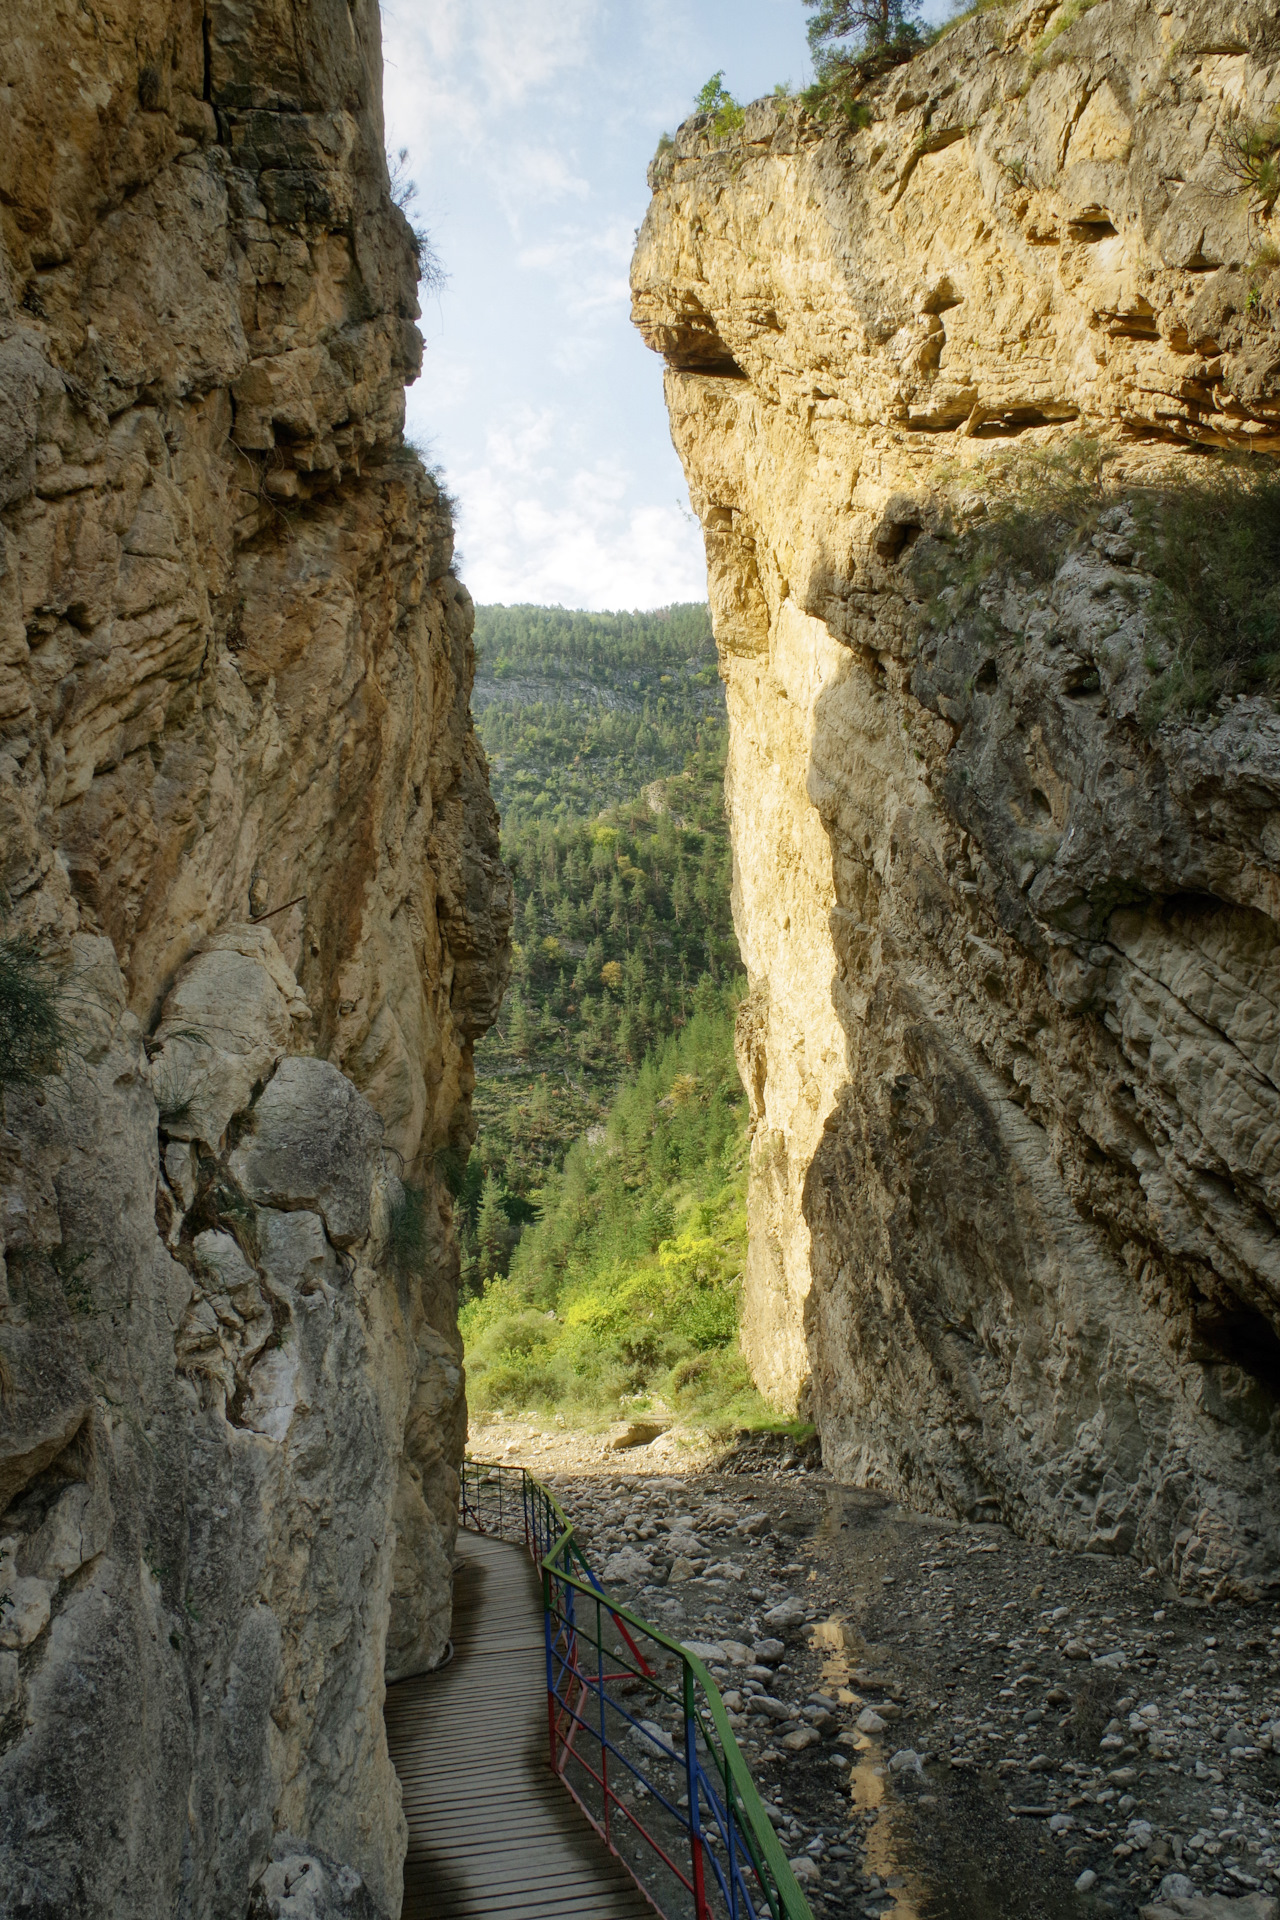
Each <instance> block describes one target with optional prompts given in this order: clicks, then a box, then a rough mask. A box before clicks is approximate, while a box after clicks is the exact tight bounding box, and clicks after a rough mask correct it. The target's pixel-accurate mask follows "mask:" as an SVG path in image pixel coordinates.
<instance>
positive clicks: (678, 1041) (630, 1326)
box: [462, 980, 777, 1430]
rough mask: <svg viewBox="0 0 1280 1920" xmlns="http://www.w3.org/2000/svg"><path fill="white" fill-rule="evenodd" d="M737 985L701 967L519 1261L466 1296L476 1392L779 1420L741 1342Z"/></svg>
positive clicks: (574, 1159) (527, 1400)
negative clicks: (687, 1013) (670, 1031)
mask: <svg viewBox="0 0 1280 1920" xmlns="http://www.w3.org/2000/svg"><path fill="white" fill-rule="evenodd" d="M740 991H741V983H740V982H731V983H727V984H726V985H725V986H723V987H721V988H719V989H715V988H713V987H711V985H710V982H709V981H706V980H704V981H703V982H702V984H701V985H700V987H699V989H698V1003H699V1004H698V1008H697V1010H696V1011H695V1012H694V1014H693V1016H692V1018H691V1019H690V1020H689V1021H688V1023H687V1025H686V1026H685V1027H684V1028H683V1030H682V1031H681V1032H680V1033H679V1034H678V1035H677V1036H676V1037H675V1038H673V1039H671V1040H668V1041H667V1042H666V1044H665V1045H664V1046H663V1047H661V1049H659V1050H658V1051H656V1052H655V1053H654V1054H651V1055H650V1056H649V1058H648V1059H646V1061H645V1063H644V1065H643V1066H642V1067H641V1069H640V1071H639V1073H637V1074H636V1075H635V1076H634V1077H633V1078H632V1079H631V1080H629V1081H628V1082H627V1084H626V1086H625V1087H624V1088H623V1090H622V1091H621V1092H620V1093H619V1095H618V1097H617V1099H616V1100H615V1102H614V1104H613V1107H612V1109H611V1111H610V1113H609V1118H608V1122H607V1124H606V1125H605V1126H604V1127H603V1128H601V1129H600V1130H599V1132H598V1133H597V1135H595V1136H594V1137H593V1138H592V1139H591V1140H584V1139H580V1140H578V1141H576V1142H575V1143H574V1145H573V1147H572V1148H571V1149H570V1152H569V1154H568V1157H567V1159H566V1161H565V1164H564V1167H563V1169H562V1170H561V1171H560V1172H558V1173H555V1174H552V1175H551V1176H550V1177H549V1178H548V1180H547V1182H546V1185H545V1188H544V1190H543V1193H542V1213H541V1218H540V1219H539V1220H538V1222H537V1224H536V1225H535V1226H533V1227H530V1228H529V1229H528V1231H527V1232H526V1233H525V1235H524V1237H523V1239H522V1240H521V1242H520V1244H519V1247H518V1248H517V1250H516V1254H515V1257H514V1259H513V1261H512V1264H511V1272H510V1275H509V1276H508V1277H506V1278H499V1279H497V1280H494V1281H493V1282H492V1283H491V1284H490V1285H489V1286H488V1288H487V1289H486V1290H485V1292H484V1294H483V1295H482V1297H480V1298H478V1299H473V1300H471V1301H469V1302H468V1303H467V1305H466V1306H465V1307H464V1308H463V1312H462V1330H463V1336H464V1338H465V1340H466V1345H467V1370H468V1383H469V1394H470V1397H471V1400H472V1403H473V1404H474V1405H477V1406H481V1407H489V1408H497V1407H504V1408H508V1409H521V1410H524V1409H528V1410H551V1409H557V1410H560V1411H563V1412H568V1413H570V1414H576V1415H577V1416H578V1417H579V1418H581V1419H585V1420H591V1419H592V1418H606V1419H607V1418H610V1417H616V1416H617V1415H618V1414H619V1413H629V1412H636V1413H640V1412H647V1411H652V1410H657V1411H659V1412H662V1411H668V1412H670V1413H674V1414H678V1415H680V1417H681V1418H683V1419H684V1420H685V1421H686V1422H688V1423H691V1424H695V1425H703V1426H707V1427H710V1428H713V1429H716V1430H727V1429H731V1428H735V1427H743V1426H748V1427H749V1426H774V1425H777V1419H776V1416H774V1415H773V1414H772V1413H771V1412H770V1410H769V1409H768V1407H767V1406H766V1405H765V1403H764V1401H763V1400H762V1399H761V1398H760V1396H759V1394H758V1393H757V1392H756V1391H755V1389H754V1387H753V1386H752V1385H751V1380H750V1376H749V1374H748V1372H747V1368H746V1365H745V1362H744V1361H743V1359H742V1356H741V1354H740V1353H739V1351H738V1344H737V1325H738V1293H739V1288H740V1285H741V1278H742V1270H743V1263H744V1260H745V1258H746V1240H747V1232H746V1158H747V1147H746V1102H745V1100H744V1098H743V1094H742V1089H741V1086H740V1084H739V1082H738V1077H737V1073H736V1071H735V1068H734V1061H733V1009H734V1006H735V1003H736V1000H737V997H738V994H739V993H740Z"/></svg>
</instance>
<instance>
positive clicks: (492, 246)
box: [382, 0, 804, 607]
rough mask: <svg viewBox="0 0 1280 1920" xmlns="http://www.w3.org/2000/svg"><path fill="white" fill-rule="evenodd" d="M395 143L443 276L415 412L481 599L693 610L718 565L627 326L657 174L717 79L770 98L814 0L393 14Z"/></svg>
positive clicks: (546, 3)
mask: <svg viewBox="0 0 1280 1920" xmlns="http://www.w3.org/2000/svg"><path fill="white" fill-rule="evenodd" d="M382 14H383V44H384V51H385V55H386V62H387V65H386V73H385V99H386V118H387V138H388V144H389V145H390V146H391V147H393V148H395V149H398V148H399V147H401V146H405V147H407V149H408V153H409V160H408V167H407V171H408V172H409V173H410V175H412V176H413V177H415V178H416V179H417V182H418V188H419V194H418V199H417V201H416V202H415V211H417V212H419V213H420V215H421V217H422V218H423V219H424V221H425V223H426V225H427V226H428V228H429V229H430V231H431V232H432V234H433V236H434V237H435V239H436V241H437V243H438V245H439V249H440V252H441V255H442V257H443V259H444V262H445V265H446V267H447V268H448V270H449V272H450V276H451V277H450V279H449V282H448V285H447V286H446V288H445V290H444V292H443V293H442V294H441V295H440V296H439V297H438V299H435V300H433V301H431V302H429V303H428V308H427V312H426V314H425V315H424V322H423V331H424V333H425V334H426V335H427V343H428V353H427V357H426V363H425V366H424V369H423V374H422V378H421V379H420V381H419V382H418V383H417V385H416V386H415V387H414V388H413V389H412V390H411V392H410V395H409V403H408V404H409V418H410V422H411V429H412V431H413V433H414V435H415V437H416V438H418V439H420V440H421V441H422V442H424V443H425V444H426V445H427V447H428V448H429V457H431V458H434V459H438V460H440V461H441V462H442V463H443V465H444V468H445V472H446V477H447V479H448V483H449V485H450V488H451V490H452V491H454V492H456V494H457V495H458V497H459V500H460V512H459V544H460V546H461V548H462V551H463V554H464V556H465V564H464V566H463V569H462V572H463V578H464V579H465V580H466V581H467V584H468V586H469V587H470V588H471V591H472V593H473V594H474V595H475V596H476V598H477V599H479V600H508V601H510V600H535V601H536V600H549V601H560V602H562V603H563V604H565V605H568V606H585V607H618V606H653V605H659V604H662V603H664V602H667V601H670V600H672V599H678V600H679V599H700V598H702V597H703V595H704V594H705V592H706V576H705V565H704V558H703V553H702V545H701V539H700V535H699V533H698V530H697V527H696V524H695V523H694V522H693V521H692V520H691V518H690V516H689V515H688V513H687V511H686V509H685V508H684V506H683V501H684V499H685V497H686V496H685V488H684V483H683V478H682V476H681V474H680V471H679V466H678V462H677V460H676V458H675V455H674V452H673V450H672V447H671V444H670V439H669V435H668V431H667V424H666V421H665V419H664V417H663V410H662V403H661V367H660V364H659V363H658V361H657V360H655V359H654V358H652V357H651V356H649V355H646V354H644V353H643V352H642V351H641V350H640V349H639V346H638V343H637V340H636V337H635V335H634V334H633V332H632V330H631V327H630V325H629V317H628V315H629V289H628V284H627V282H628V267H629V263H630V256H631V251H632V246H633V241H634V230H635V227H636V225H637V224H638V222H639V220H640V219H641V217H642V215H643V209H644V205H645V198H646V188H645V168H646V166H647V164H648V161H649V158H650V156H651V154H652V152H653V147H654V143H655V141H656V139H657V135H658V133H659V132H660V131H661V129H662V127H663V126H664V125H665V126H668V127H674V126H675V125H676V124H677V122H678V121H679V120H680V119H681V118H683V117H684V115H685V114H686V113H687V112H688V111H689V109H690V107H691V105H692V101H693V97H694V94H695V93H696V91H697V88H698V86H699V85H701V83H702V82H703V81H704V80H705V79H706V78H707V75H708V74H709V73H710V71H711V69H712V68H713V67H714V66H716V65H723V66H724V67H725V68H726V78H727V80H728V82H729V84H730V85H731V86H732V87H733V88H734V90H735V91H736V92H738V93H740V94H744V95H750V94H751V92H752V91H753V90H754V91H764V90H766V89H767V88H768V86H770V85H771V84H772V82H773V81H774V80H775V79H778V78H780V77H781V76H782V74H783V73H784V72H786V71H787V70H788V67H789V66H790V67H791V69H792V70H793V71H794V69H795V58H794V56H795V54H796V51H797V50H799V52H800V53H801V54H802V53H803V46H804V10H803V7H802V6H801V5H800V0H382Z"/></svg>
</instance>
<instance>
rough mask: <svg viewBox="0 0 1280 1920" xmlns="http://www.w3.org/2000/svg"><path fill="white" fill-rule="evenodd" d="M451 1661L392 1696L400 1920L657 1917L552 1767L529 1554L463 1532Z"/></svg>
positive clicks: (538, 1605) (537, 1600)
mask: <svg viewBox="0 0 1280 1920" xmlns="http://www.w3.org/2000/svg"><path fill="white" fill-rule="evenodd" d="M458 1556H459V1559H460V1560H461V1563H462V1564H461V1567H460V1568H459V1571H458V1573H457V1576H456V1578H455V1581H454V1600H453V1645H454V1657H453V1659H452V1660H451V1661H450V1663H449V1665H448V1666H447V1667H444V1668H442V1669H441V1670H440V1672H438V1673H428V1674H422V1675H420V1676H419V1677H418V1678H417V1679H414V1680H402V1681H401V1682H400V1683H399V1685H398V1686H394V1687H389V1688H388V1689H387V1705H386V1718H387V1739H388V1741H389V1743H390V1747H391V1758H392V1760H393V1761H394V1763H395V1768H396V1772H397V1773H398V1774H399V1776H400V1785H401V1788H402V1790H403V1793H404V1811H405V1818H406V1819H407V1821H408V1823H409V1854H408V1858H407V1859H406V1861H405V1868H404V1908H403V1912H402V1920H653V1917H654V1911H655V1910H654V1908H653V1907H652V1906H651V1905H650V1904H649V1902H648V1901H647V1900H646V1899H645V1898H644V1896H643V1895H642V1894H641V1893H640V1891H639V1889H638V1887H637V1886H636V1884H635V1882H634V1880H632V1878H631V1876H630V1874H628V1873H627V1872H626V1871H625V1869H624V1868H623V1867H622V1866H621V1865H620V1864H619V1863H618V1861H617V1860H616V1859H615V1858H614V1856H613V1855H612V1854H611V1853H610V1852H609V1850H608V1848H607V1847H606V1846H605V1844H604V1842H603V1841H602V1840H601V1839H600V1838H599V1836H598V1835H597V1834H596V1833H595V1832H594V1830H593V1829H592V1828H591V1826H590V1825H589V1824H588V1822H587V1820H586V1819H585V1818H584V1816H583V1814H582V1813H581V1811H580V1810H579V1808H578V1807H577V1806H575V1804H574V1802H573V1801H572V1800H571V1799H570V1797H569V1795H568V1793H567V1792H566V1791H565V1789H564V1787H563V1786H561V1784H560V1782H559V1781H558V1780H556V1779H555V1778H554V1776H553V1775H552V1772H551V1769H550V1766H549V1764H548V1760H547V1680H546V1671H547V1670H546V1660H545V1655H544V1651H543V1638H542V1596H541V1594H540V1592H539V1590H538V1580H537V1575H536V1574H535V1572H534V1569H533V1564H532V1562H531V1561H530V1559H529V1556H528V1554H527V1553H526V1552H525V1551H524V1549H523V1548H522V1547H516V1546H511V1545H508V1544H507V1543H506V1542H505V1541H501V1540H490V1539H487V1538H485V1537H484V1536H483V1535H479V1534H473V1533H460V1534H459V1535H458Z"/></svg>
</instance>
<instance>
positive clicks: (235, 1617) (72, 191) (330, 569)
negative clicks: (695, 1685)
mask: <svg viewBox="0 0 1280 1920" xmlns="http://www.w3.org/2000/svg"><path fill="white" fill-rule="evenodd" d="M0 43H2V44H3V47H4V53H3V68H4V74H3V78H4V89H5V93H4V97H5V102H6V121H5V138H4V141H3V142H0V234H2V235H3V247H2V248H0V884H2V886H3V902H2V904H3V911H4V924H3V926H0V937H5V938H10V939H13V938H16V937H19V936H21V937H30V939H32V940H34V942H35V943H36V944H37V946H38V947H39V949H40V950H41V951H42V952H43V954H44V955H45V956H46V961H47V964H48V966H49V967H50V968H51V969H52V970H53V972H54V973H55V975H56V977H57V982H58V995H59V999H58V1004H59V1008H60V1011H61V1015H62V1019H63V1021H64V1024H65V1027H66V1034H65V1038H64V1043H63V1045H62V1048H61V1058H60V1065H59V1067H58V1070H57V1071H56V1072H55V1073H53V1074H51V1075H48V1076H46V1077H44V1078H43V1079H40V1080H38V1081H37V1082H36V1083H35V1084H34V1085H22V1086H19V1085H9V1086H6V1087H5V1088H4V1091H3V1125H2V1127H0V1256H2V1257H0V1909H3V1911H5V1912H6V1913H12V1914H14V1915H15V1916H17V1915H19V1914H24V1915H31V1916H33V1920H34V1916H37V1915H41V1916H43V1915H50V1916H51V1915H54V1914H57V1915H58V1916H64V1915H65V1916H71V1915H86V1916H87V1915H94V1916H104V1920H105V1916H117V1915H123V1914H128V1915H129V1916H130V1920H134V1917H135V1916H136V1917H137V1920H145V1917H146V1916H152V1915H154V1916H155V1917H156V1920H161V1916H163V1917H164V1920H170V1917H171V1916H173V1915H189V1916H192V1917H193V1920H194V1916H208V1917H209V1920H213V1917H214V1916H218V1917H219V1920H221V1917H222V1916H227V1920H232V1917H234V1920H242V1917H243V1916H244V1915H245V1913H246V1911H247V1910H248V1907H249V1903H250V1899H251V1897H252V1898H253V1899H254V1900H255V1901H256V1903H257V1904H256V1906H255V1909H254V1910H255V1912H264V1913H273V1912H277V1911H279V1912H288V1913H293V1912H295V1911H296V1912H299V1913H301V1912H304V1911H305V1912H312V1911H314V1912H315V1913H317V1914H319V1913H325V1914H328V1913H330V1912H333V1913H335V1914H336V1913H339V1912H342V1913H346V1912H350V1913H352V1914H353V1915H356V1914H358V1915H360V1916H362V1920H363V1917H364V1916H367V1915H372V1914H373V1913H374V1912H382V1913H386V1914H393V1913H395V1912H396V1911H398V1903H399V1896H400V1863H401V1858H402V1854H403V1846H404V1829H403V1821H402V1819H401V1816H400V1811H399V1793H398V1788H397V1785H396V1781H395V1776H394V1773H393V1771H392V1768H391V1765H390V1762H389V1759H388V1755H387V1749H386V1741H385V1736H384V1732H383V1724H382V1712H381V1706H382V1696H383V1687H384V1683H385V1681H386V1680H387V1679H388V1678H389V1679H394V1678H396V1677H398V1676H400V1675H402V1674H407V1673H411V1672H414V1671H417V1670H420V1669H421V1668H423V1667H424V1666H429V1665H430V1664H432V1662H433V1661H435V1660H436V1659H438V1657H439V1655H440V1653H441V1651H442V1649H443V1647H444V1644H445V1641H446V1638H447V1634H448V1630H449V1595H450V1570H451V1562H452V1556H453V1529H454V1526H455V1513H456V1496H457V1477H456V1468H457V1464H458V1462H459V1460H460V1457H461V1451H462V1443H463V1435H464V1430H465V1409H464V1405H463V1396H462V1373H461V1348H460V1344H459V1342H458V1339H457V1335H456V1324H455V1315H456V1285H457V1250H456V1245H455V1241H454V1236H453V1228H452V1217H451V1205H450V1201H449V1198H448V1194H447V1192H446V1190H445V1188H444V1186H443V1184H442V1182H441V1180H440V1179H439V1177H438V1176H437V1173H436V1161H437V1156H438V1155H439V1154H440V1152H441V1150H442V1149H453V1148H457V1147H465V1145H466V1144H467V1142H468V1140H469V1138H470V1134H471V1119H470V1094H471V1089H472V1084H473V1077H472V1065H471V1054H472V1047H473V1043H474V1041H475V1040H476V1039H477V1037H478V1036H479V1035H480V1034H481V1033H483V1032H484V1030H485V1028H486V1026H487V1025H488V1024H489V1022H490V1021H491V1020H492V1018H493V1015H494V1012H495V1011H496V1008H497V1006H498V1003H499V1001H500V998H501V993H502V989H503V984H504V980H505V972H506V946H507V932H508V927H509V922H510V889H509V883H508V881H507V877H506V874H505V872H504V871H503V868H502V866H501V862H500V860H499V855H498V844H497V817H496V813H495V811H494V808H493V805H492V802H491V800H490V798H489V793H488V782H487V772H486V768H485V764H484V757H483V754H482V753H481V751H480V748H479V746H478V743H477V741H476V738H475V735H474V732H473V729H472V726H471V720H470V714H469V709H468V700H469V694H470V687H471V679H472V672H473V656H472V649H471V622H472V610H471V603H470V600H469V597H468V595H467V593H466V590H465V588H464V587H463V586H462V585H461V584H460V582H459V581H458V579H457V578H456V576H455V574H454V572H453V570H452V526H451V521H450V515H449V509H448V504H447V502H446V501H445V499H444V498H443V496H442V495H441V493H440V490H439V488H438V487H437V485H436V483H435V481H434V480H433V479H432V478H431V476H430V475H429V474H428V473H426V472H425V471H424V469H423V467H422V465H421V462H420V461H419V459H418V458H417V456H416V454H414V453H413V452H412V451H411V450H410V449H409V448H407V447H406V446H405V444H404V441H403V437H402V427H403V419H404V385H405V382H406V380H410V379H412V378H413V377H414V376H415V375H416V374H417V372H418V368H419V360H420V351H421V349H420V341H419V338H418V334H417V330H416V328H415V326H414V324H413V323H414V317H415V314H416V311H417V308H416V297H415V278H416V273H415V241H414V237H413V236H412V234H411V232H410V230H409V228H408V225H407V223H406V221H405V219H404V217H403V215H402V214H401V213H400V212H399V211H398V210H397V209H396V208H395V207H393V205H392V204H391V201H390V198H389V192H388V179H387V169H386V163H385V158H384V154H383V144H382V142H383V134H382V116H381V99H380V85H381V50H380V41H379V21H378V12H377V7H376V4H374V0H350V4H348V0H317V4H315V5H312V6H309V7H308V8H306V9H304V10H303V11H302V12H299V11H298V10H297V9H296V8H294V7H292V6H289V5H286V4H284V0H254V3H253V4H252V5H249V4H240V0H213V4H210V5H208V6H206V7H204V8H203V9H201V8H198V7H197V8H195V9H192V8H191V7H188V6H180V5H177V4H172V3H171V0H125V4H124V5H123V6H122V7H117V8H116V9H115V10H114V12H113V13H112V15H111V19H110V21H109V22H108V21H106V20H105V18H104V17H103V16H101V15H100V14H92V13H80V14H77V13H75V12H74V11H73V12H72V13H70V14H64V13H63V12H62V11H61V10H58V9H46V8H21V7H18V6H13V5H10V6H6V7H5V8H4V9H3V18H2V20H0ZM273 1848H274V1852H273ZM273 1862H274V1864H272V1863H273ZM299 1863H301V1864H299ZM255 1889H256V1891H255ZM304 1893H305V1895H306V1899H307V1900H309V1901H310V1902H311V1904H310V1905H307V1904H306V1903H305V1901H303V1894H304ZM282 1901H283V1902H284V1904H283V1905H281V1902H282ZM299 1902H303V1903H302V1904H299ZM290 1903H292V1904H290Z"/></svg>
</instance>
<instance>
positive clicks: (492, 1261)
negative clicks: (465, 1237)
mask: <svg viewBox="0 0 1280 1920" xmlns="http://www.w3.org/2000/svg"><path fill="white" fill-rule="evenodd" d="M506 1241H507V1216H506V1214H505V1213H504V1212H503V1210H502V1189H501V1187H500V1186H499V1185H498V1181H497V1176H496V1175H495V1174H492V1173H490V1174H487V1175H486V1176H485V1183H484V1186H483V1188H482V1189H481V1193H480V1217H479V1219H478V1220H477V1221H476V1245H477V1247H478V1249H479V1254H480V1268H481V1273H482V1276H483V1278H484V1279H486V1280H488V1279H491V1278H492V1276H493V1275H494V1274H495V1273H497V1271H498V1269H499V1267H500V1265H501V1263H502V1257H503V1254H504V1253H505V1252H506Z"/></svg>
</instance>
